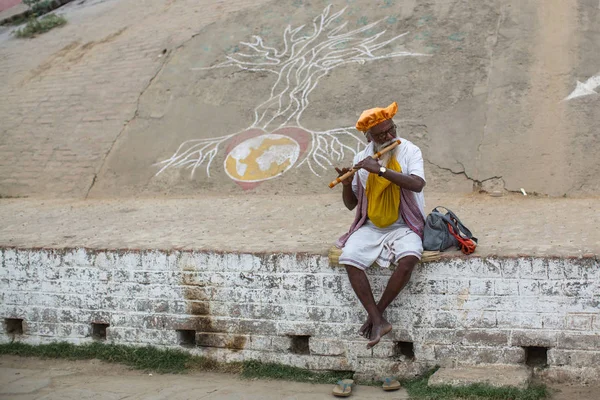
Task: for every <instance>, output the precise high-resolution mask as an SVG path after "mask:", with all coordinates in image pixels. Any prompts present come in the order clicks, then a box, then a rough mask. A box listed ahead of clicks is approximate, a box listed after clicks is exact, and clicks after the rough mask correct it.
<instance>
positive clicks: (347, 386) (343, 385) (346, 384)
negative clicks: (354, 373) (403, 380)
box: [332, 378, 402, 397]
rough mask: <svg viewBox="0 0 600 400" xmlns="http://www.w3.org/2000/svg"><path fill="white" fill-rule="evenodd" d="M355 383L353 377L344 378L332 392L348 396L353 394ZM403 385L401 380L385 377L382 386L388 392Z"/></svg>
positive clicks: (335, 394) (338, 395) (340, 395)
mask: <svg viewBox="0 0 600 400" xmlns="http://www.w3.org/2000/svg"><path fill="white" fill-rule="evenodd" d="M353 385H354V381H353V380H352V379H342V380H340V381H338V383H337V385H335V386H334V388H333V392H332V393H333V395H334V396H336V397H348V396H350V395H351V394H352V386H353ZM401 387H402V386H401V385H400V382H398V381H397V380H396V379H393V378H384V380H383V385H382V386H381V388H382V389H383V390H385V391H386V392H391V391H392V390H398V389H400V388H401Z"/></svg>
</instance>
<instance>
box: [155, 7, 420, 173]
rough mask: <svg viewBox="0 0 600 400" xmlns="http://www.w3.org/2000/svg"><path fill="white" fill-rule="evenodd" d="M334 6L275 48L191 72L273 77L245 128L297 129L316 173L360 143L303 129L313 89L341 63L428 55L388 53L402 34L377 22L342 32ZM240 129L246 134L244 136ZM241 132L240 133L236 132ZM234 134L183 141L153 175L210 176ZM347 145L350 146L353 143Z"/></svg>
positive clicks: (258, 40)
mask: <svg viewBox="0 0 600 400" xmlns="http://www.w3.org/2000/svg"><path fill="white" fill-rule="evenodd" d="M331 8H332V6H331V5H329V6H327V7H326V8H325V9H324V10H323V12H322V13H321V14H320V15H318V16H316V17H315V18H314V19H313V20H312V26H310V25H301V26H298V27H296V28H292V26H291V25H288V26H287V27H286V28H285V29H284V31H283V35H282V40H281V41H280V42H279V45H278V46H275V45H268V44H267V43H266V42H265V40H264V39H263V38H262V37H260V36H252V38H251V40H249V41H244V42H240V47H241V49H242V50H241V51H240V52H237V53H234V54H232V55H227V56H226V60H225V61H223V62H220V63H218V64H216V65H213V66H210V67H202V68H192V70H195V71H199V70H211V69H217V68H230V67H235V68H239V69H242V70H246V71H265V72H268V73H272V74H274V75H276V80H275V83H274V84H273V86H272V87H271V90H270V96H269V98H268V99H266V100H265V101H263V102H261V103H260V104H258V105H257V106H256V107H255V109H254V121H253V122H252V124H251V125H250V126H249V127H248V129H247V130H246V131H248V130H252V129H261V130H263V131H264V132H265V134H268V133H269V132H273V131H274V130H276V129H281V128H283V127H296V128H297V129H300V130H303V131H304V132H306V133H307V134H309V135H310V137H311V140H312V141H311V143H310V146H309V147H310V149H308V150H307V152H305V153H304V154H303V155H302V156H303V158H302V159H300V160H299V162H298V164H297V167H300V166H302V165H304V164H306V165H307V166H308V168H309V169H310V170H311V171H312V172H313V173H314V174H316V175H319V173H318V170H319V169H321V170H322V169H325V168H327V166H331V165H332V161H339V160H341V159H343V158H344V156H345V155H346V154H352V155H354V154H356V152H357V150H358V149H359V148H360V146H361V143H362V139H361V136H360V135H357V134H355V133H353V132H356V131H355V130H354V129H353V128H338V129H331V130H325V131H319V132H317V131H312V130H309V129H306V128H304V127H302V124H301V122H300V119H301V117H302V114H303V113H304V111H305V110H306V109H307V107H308V106H309V104H310V102H309V95H310V94H311V93H312V92H313V91H314V90H315V89H316V88H317V86H318V84H319V81H320V79H321V78H323V77H324V76H326V75H327V74H329V73H330V72H331V71H332V70H334V69H335V68H337V67H340V66H342V65H346V64H351V63H358V64H365V63H367V62H372V61H376V60H384V59H392V58H398V57H417V56H428V55H426V54H421V53H413V52H410V51H399V50H397V49H396V50H390V49H389V47H390V45H392V44H394V43H395V42H397V41H398V39H400V38H402V37H403V36H405V35H406V34H407V33H408V32H406V33H402V34H400V35H395V36H391V37H390V35H386V33H387V30H386V29H377V27H378V25H379V24H380V23H381V22H382V21H383V19H382V20H378V21H375V22H372V23H370V24H365V25H364V26H361V27H359V28H356V29H353V30H350V31H348V30H346V27H347V25H348V22H347V21H342V16H343V14H344V12H345V10H346V8H344V9H342V10H340V11H338V12H336V13H331ZM246 131H244V132H246ZM239 133H240V132H238V134H239ZM235 135H237V134H233V135H228V136H223V137H218V138H211V139H201V140H189V141H187V142H184V143H182V145H181V146H179V148H178V150H177V151H176V152H175V153H174V154H173V156H171V157H170V158H169V159H167V160H164V161H162V162H160V163H159V164H160V165H162V167H161V169H160V171H158V173H157V175H158V174H160V173H161V172H163V171H164V170H166V169H167V168H170V167H176V168H181V167H186V168H189V169H191V172H192V176H193V174H194V171H195V170H196V168H198V167H200V166H204V167H205V168H206V173H207V175H209V176H210V166H211V163H212V161H213V160H214V158H215V156H216V155H217V154H218V151H219V145H221V144H222V143H223V142H224V141H225V140H227V139H229V138H231V137H233V136H235ZM345 143H352V144H351V145H348V144H345Z"/></svg>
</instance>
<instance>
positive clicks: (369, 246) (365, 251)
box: [339, 218, 423, 270]
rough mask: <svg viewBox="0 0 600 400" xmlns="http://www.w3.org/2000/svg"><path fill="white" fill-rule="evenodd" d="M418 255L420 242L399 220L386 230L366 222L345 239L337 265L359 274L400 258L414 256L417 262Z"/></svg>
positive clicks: (384, 266)
mask: <svg viewBox="0 0 600 400" xmlns="http://www.w3.org/2000/svg"><path fill="white" fill-rule="evenodd" d="M422 254H423V242H422V240H421V238H420V237H419V235H417V234H416V233H415V232H414V231H412V230H411V229H410V228H409V227H408V225H406V224H405V223H404V221H403V220H402V218H399V219H398V221H396V222H394V223H393V224H392V225H390V226H388V227H386V228H378V227H377V226H375V225H374V224H373V223H372V222H371V221H369V220H367V221H366V222H365V224H364V225H363V226H361V227H360V228H358V230H357V231H356V232H354V233H353V234H352V235H351V236H350V237H349V238H348V241H347V242H346V245H345V246H344V248H343V249H342V254H341V255H340V261H339V262H340V264H344V265H350V266H353V267H356V268H359V269H362V270H365V269H367V268H369V267H370V266H371V265H372V264H373V263H375V262H377V264H378V265H379V266H380V267H382V268H389V266H390V265H391V264H394V265H396V264H398V261H399V260H400V259H401V258H403V257H407V256H414V257H417V258H418V259H419V260H420V259H421V255H422Z"/></svg>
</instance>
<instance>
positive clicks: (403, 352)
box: [393, 342, 415, 360]
mask: <svg viewBox="0 0 600 400" xmlns="http://www.w3.org/2000/svg"><path fill="white" fill-rule="evenodd" d="M393 357H394V358H402V357H406V358H407V359H409V360H414V359H415V346H414V345H413V342H394V351H393Z"/></svg>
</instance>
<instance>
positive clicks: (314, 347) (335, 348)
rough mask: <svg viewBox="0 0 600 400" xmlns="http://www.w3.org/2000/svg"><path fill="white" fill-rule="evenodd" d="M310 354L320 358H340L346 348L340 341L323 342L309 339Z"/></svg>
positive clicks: (317, 339) (322, 340)
mask: <svg viewBox="0 0 600 400" xmlns="http://www.w3.org/2000/svg"><path fill="white" fill-rule="evenodd" d="M309 348H310V353H311V354H314V355H322V356H342V355H345V354H346V347H345V346H344V343H343V342H342V341H340V340H324V339H319V338H310V340H309Z"/></svg>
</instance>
